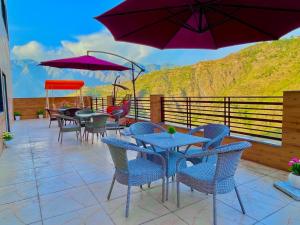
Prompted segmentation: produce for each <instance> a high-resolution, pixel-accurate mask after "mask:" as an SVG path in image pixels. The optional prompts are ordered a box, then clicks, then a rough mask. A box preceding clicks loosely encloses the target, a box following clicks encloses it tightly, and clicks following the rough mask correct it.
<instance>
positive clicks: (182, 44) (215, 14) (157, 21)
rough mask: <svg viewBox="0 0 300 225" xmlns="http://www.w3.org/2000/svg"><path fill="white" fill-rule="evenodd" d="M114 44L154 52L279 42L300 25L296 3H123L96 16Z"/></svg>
mask: <svg viewBox="0 0 300 225" xmlns="http://www.w3.org/2000/svg"><path fill="white" fill-rule="evenodd" d="M96 19H97V20H98V21H100V22H102V23H103V24H104V25H105V26H106V27H107V28H108V29H109V30H110V31H111V33H112V34H113V36H114V38H115V39H116V40H118V41H125V42H132V43H138V44H144V45H148V46H153V47H156V48H160V49H173V48H203V49H218V48H221V47H226V46H231V45H237V44H244V43H250V42H258V41H267V40H276V39H279V38H280V37H281V36H282V35H284V34H286V33H288V32H289V31H291V30H293V29H296V28H298V27H299V26H300V1H299V0H151V1H141V0H126V1H124V2H123V3H121V4H120V5H118V6H116V7H115V8H113V9H111V10H109V11H108V12H106V13H104V14H102V15H100V16H98V17H96Z"/></svg>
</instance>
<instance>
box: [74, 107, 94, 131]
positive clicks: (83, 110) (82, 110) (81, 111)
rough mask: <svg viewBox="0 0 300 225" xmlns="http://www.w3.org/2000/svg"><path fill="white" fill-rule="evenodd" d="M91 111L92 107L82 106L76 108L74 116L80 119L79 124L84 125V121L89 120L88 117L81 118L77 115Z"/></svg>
mask: <svg viewBox="0 0 300 225" xmlns="http://www.w3.org/2000/svg"><path fill="white" fill-rule="evenodd" d="M91 113H93V110H92V109H90V108H84V109H81V110H78V111H76V112H75V118H77V119H78V120H79V121H80V125H81V126H82V127H84V126H85V123H86V122H89V121H90V118H81V117H79V116H78V115H79V114H91Z"/></svg>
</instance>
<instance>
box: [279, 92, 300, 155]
mask: <svg viewBox="0 0 300 225" xmlns="http://www.w3.org/2000/svg"><path fill="white" fill-rule="evenodd" d="M282 146H283V147H284V148H293V149H294V150H295V151H297V153H296V152H295V154H297V155H295V156H300V91H285V92H284V93H283V121H282Z"/></svg>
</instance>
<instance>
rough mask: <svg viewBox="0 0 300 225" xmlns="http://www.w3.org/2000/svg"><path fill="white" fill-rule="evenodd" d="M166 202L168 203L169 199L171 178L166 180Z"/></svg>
mask: <svg viewBox="0 0 300 225" xmlns="http://www.w3.org/2000/svg"><path fill="white" fill-rule="evenodd" d="M166 185H167V186H166V200H167V201H168V199H169V177H167V179H166Z"/></svg>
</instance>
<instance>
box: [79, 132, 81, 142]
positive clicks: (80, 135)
mask: <svg viewBox="0 0 300 225" xmlns="http://www.w3.org/2000/svg"><path fill="white" fill-rule="evenodd" d="M79 135H80V142H82V134H81V129H80V131H79Z"/></svg>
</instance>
